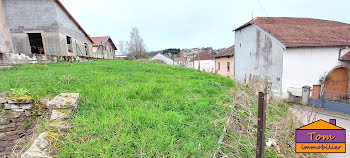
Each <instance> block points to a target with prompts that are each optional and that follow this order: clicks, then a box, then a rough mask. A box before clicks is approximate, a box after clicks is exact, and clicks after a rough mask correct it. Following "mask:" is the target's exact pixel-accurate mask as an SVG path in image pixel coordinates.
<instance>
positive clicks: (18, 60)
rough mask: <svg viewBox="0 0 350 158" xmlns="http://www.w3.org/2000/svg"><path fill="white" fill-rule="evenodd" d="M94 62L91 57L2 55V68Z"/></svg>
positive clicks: (0, 55) (0, 64)
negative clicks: (59, 62)
mask: <svg viewBox="0 0 350 158" xmlns="http://www.w3.org/2000/svg"><path fill="white" fill-rule="evenodd" d="M90 60H94V59H93V58H89V57H78V56H55V55H41V54H29V55H26V54H18V53H0V66H11V65H22V64H48V63H56V62H58V61H66V62H74V61H78V62H86V61H90Z"/></svg>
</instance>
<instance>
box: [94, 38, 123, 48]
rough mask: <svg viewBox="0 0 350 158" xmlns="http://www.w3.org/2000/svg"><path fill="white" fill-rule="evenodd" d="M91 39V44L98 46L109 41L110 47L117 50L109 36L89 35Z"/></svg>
mask: <svg viewBox="0 0 350 158" xmlns="http://www.w3.org/2000/svg"><path fill="white" fill-rule="evenodd" d="M91 39H92V41H93V46H100V45H104V44H105V43H106V42H108V41H109V42H111V44H112V47H113V48H114V50H117V47H116V46H115V45H114V43H113V41H112V38H111V37H109V36H103V37H91Z"/></svg>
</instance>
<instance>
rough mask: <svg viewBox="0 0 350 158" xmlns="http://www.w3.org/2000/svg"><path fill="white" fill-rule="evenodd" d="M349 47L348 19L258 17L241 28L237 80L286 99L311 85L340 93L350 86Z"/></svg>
mask: <svg viewBox="0 0 350 158" xmlns="http://www.w3.org/2000/svg"><path fill="white" fill-rule="evenodd" d="M349 45H350V24H347V23H342V22H336V21H329V20H321V19H312V18H292V17H258V18H255V19H253V20H251V21H249V22H248V23H246V24H244V25H243V26H241V27H239V28H237V29H235V79H236V80H237V81H239V82H241V83H245V84H248V85H250V86H251V87H255V88H258V89H260V90H262V89H265V90H266V89H267V90H268V91H270V92H271V95H273V96H275V97H277V98H282V99H286V98H288V97H289V96H290V95H293V94H296V93H295V92H293V91H295V89H298V91H299V90H300V93H301V88H302V87H303V86H306V85H308V86H310V87H314V88H313V89H314V90H313V92H314V93H320V89H324V91H325V93H326V97H327V98H332V97H337V96H339V94H347V93H349V90H350V86H348V85H349V74H350V71H349V70H350V69H349V68H350V53H348V52H349V51H350V49H349V47H348V46H349ZM321 87H323V88H321ZM313 95H314V96H315V97H316V96H317V95H319V94H313Z"/></svg>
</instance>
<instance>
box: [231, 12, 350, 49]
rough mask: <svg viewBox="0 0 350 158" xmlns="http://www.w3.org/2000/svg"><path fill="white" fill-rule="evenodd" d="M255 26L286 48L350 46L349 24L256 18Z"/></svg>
mask: <svg viewBox="0 0 350 158" xmlns="http://www.w3.org/2000/svg"><path fill="white" fill-rule="evenodd" d="M252 24H255V25H257V26H258V27H260V28H261V29H263V30H264V31H266V32H267V33H269V34H270V35H271V36H272V37H274V38H276V39H277V40H279V41H280V42H281V43H282V44H283V45H285V46H286V47H334V46H348V45H350V24H347V23H342V22H336V21H329V20H321V19H311V18H292V17H258V18H255V19H253V20H251V21H249V22H248V23H246V24H244V25H243V26H241V27H239V28H237V29H235V31H238V30H240V29H242V28H244V27H246V26H248V25H252Z"/></svg>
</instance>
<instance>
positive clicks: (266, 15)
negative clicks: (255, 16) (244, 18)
mask: <svg viewBox="0 0 350 158" xmlns="http://www.w3.org/2000/svg"><path fill="white" fill-rule="evenodd" d="M258 3H259V5H260V7H261V8H262V9H263V10H264V11H265V14H266V16H269V14H268V13H267V11H266V9H265V8H264V6H263V5H262V3H261V2H260V0H258Z"/></svg>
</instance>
